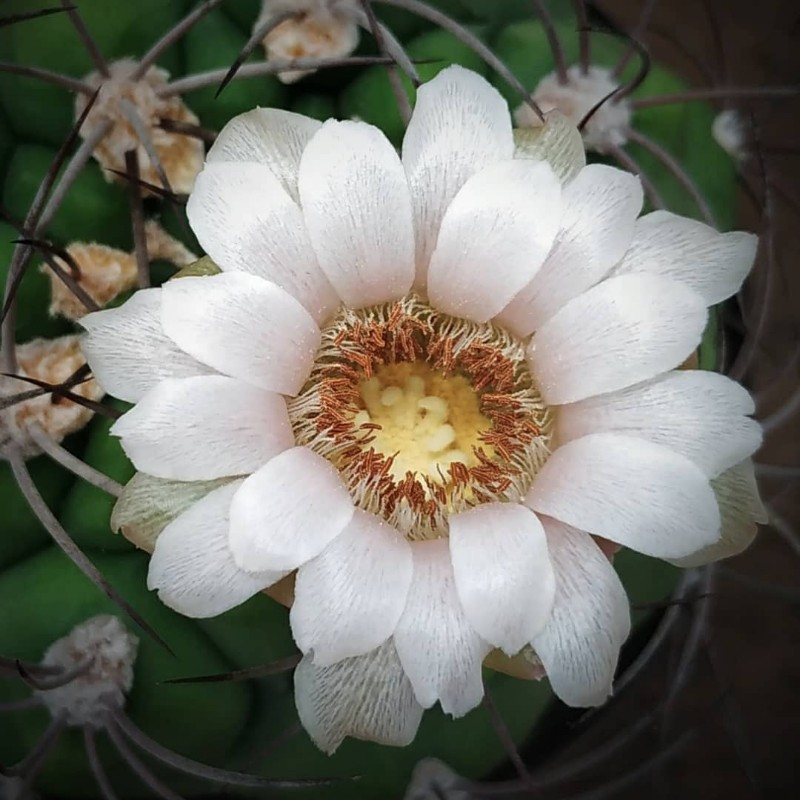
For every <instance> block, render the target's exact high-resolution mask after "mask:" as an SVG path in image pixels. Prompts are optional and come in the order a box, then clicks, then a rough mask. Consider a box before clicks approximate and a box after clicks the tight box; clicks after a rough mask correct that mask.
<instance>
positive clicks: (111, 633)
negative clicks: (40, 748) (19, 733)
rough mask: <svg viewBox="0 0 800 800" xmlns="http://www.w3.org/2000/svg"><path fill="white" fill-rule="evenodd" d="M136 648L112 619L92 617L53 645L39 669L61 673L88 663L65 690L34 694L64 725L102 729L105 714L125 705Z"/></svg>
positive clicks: (134, 639)
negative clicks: (86, 667)
mask: <svg viewBox="0 0 800 800" xmlns="http://www.w3.org/2000/svg"><path fill="white" fill-rule="evenodd" d="M138 648H139V639H138V638H137V637H136V636H134V635H133V634H132V633H130V632H129V631H128V630H127V629H126V628H125V627H124V626H123V624H122V623H121V622H120V621H119V619H117V617H113V616H111V615H109V614H100V615H98V616H96V617H92V618H91V619H88V620H86V622H83V623H81V624H80V625H77V626H76V627H74V628H73V629H72V631H70V633H69V634H67V636H64V637H63V638H61V639H58V640H57V641H55V642H53V644H51V645H50V647H49V648H48V649H47V652H46V653H45V654H44V658H43V659H42V665H43V666H46V667H61V668H62V669H64V670H73V669H75V668H77V667H79V666H80V665H81V664H85V663H86V662H87V661H89V660H91V666H90V667H89V668H88V670H87V671H86V672H84V673H82V674H80V675H78V676H77V677H76V678H74V679H73V680H71V681H69V682H68V683H66V684H65V685H64V686H59V687H58V688H56V689H47V690H42V691H40V692H37V694H38V695H39V698H40V699H41V701H42V703H43V704H44V705H45V706H46V707H47V709H48V711H49V712H50V713H51V714H52V715H53V716H54V717H55V716H56V715H62V716H64V718H65V722H66V723H67V724H68V725H75V726H81V725H91V726H93V727H95V728H100V727H103V724H104V722H103V717H104V716H105V714H106V713H107V712H108V711H109V710H115V709H118V708H122V707H123V706H124V705H125V695H126V694H127V693H128V692H129V691H130V688H131V686H132V685H133V665H134V662H135V661H136V652H137V650H138Z"/></svg>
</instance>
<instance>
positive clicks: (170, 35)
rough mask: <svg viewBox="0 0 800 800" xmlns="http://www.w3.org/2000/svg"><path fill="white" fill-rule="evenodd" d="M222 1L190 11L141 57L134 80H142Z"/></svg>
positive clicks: (208, 2)
mask: <svg viewBox="0 0 800 800" xmlns="http://www.w3.org/2000/svg"><path fill="white" fill-rule="evenodd" d="M221 2H222V0H206V2H205V3H203V4H202V5H199V6H197V8H195V9H193V10H192V11H190V12H189V13H188V14H187V15H186V16H185V17H184V18H183V19H182V20H180V22H178V23H177V24H176V25H175V26H174V27H173V28H171V29H170V30H169V31H167V32H166V33H165V34H164V35H163V36H162V37H161V38H160V39H159V40H158V41H157V42H156V43H155V44H154V45H152V46H151V47H150V49H149V50H148V51H147V52H146V53H145V54H144V55H143V56H142V57H141V59H140V60H139V65H138V66H137V67H136V70H135V71H134V73H133V80H139V79H140V78H142V77H143V76H144V74H145V72H147V70H148V69H149V68H150V66H151V65H153V64H155V63H156V61H157V60H158V58H159V56H160V55H161V54H162V53H163V52H164V51H165V50H166V49H167V48H168V47H171V46H172V45H173V44H175V43H176V42H177V41H178V40H179V39H180V38H181V37H182V36H183V35H184V34H185V33H186V32H187V31H188V30H189V29H190V28H191V27H192V26H193V25H195V24H196V23H197V22H199V21H200V20H201V19H202V18H203V17H205V16H206V14H208V13H209V12H211V11H213V10H214V9H215V8H216V7H217V6H218V5H219V4H220V3H221Z"/></svg>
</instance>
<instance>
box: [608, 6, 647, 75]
mask: <svg viewBox="0 0 800 800" xmlns="http://www.w3.org/2000/svg"><path fill="white" fill-rule="evenodd" d="M657 3H658V0H646V2H645V5H644V8H642V11H641V13H640V14H639V19H638V20H637V22H636V27H635V28H634V29H633V32H632V33H631V35H630V39H629V42H630V43H629V45H628V48H627V49H626V50H625V52H624V53H623V54H622V56H620V59H619V61H618V62H617V64H616V66H615V67H614V69H613V70H612V72H611V77H612V78H619V77H620V75H622V73H623V71H624V69H625V67H627V66H628V62H629V61H630V60H631V59H632V58H633V56H634V54H635V53H636V46H635V45H634V41H639V40H641V39H642V38H643V37H644V35H645V33H646V32H647V28H648V26H649V25H650V21H651V19H652V17H653V12H654V11H655V8H656V4H657Z"/></svg>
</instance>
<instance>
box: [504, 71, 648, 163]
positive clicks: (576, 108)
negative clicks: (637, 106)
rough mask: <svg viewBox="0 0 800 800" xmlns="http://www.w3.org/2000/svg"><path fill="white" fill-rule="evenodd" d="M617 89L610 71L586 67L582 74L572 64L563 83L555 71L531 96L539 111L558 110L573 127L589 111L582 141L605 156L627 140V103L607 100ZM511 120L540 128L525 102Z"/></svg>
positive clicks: (628, 122)
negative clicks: (610, 149) (611, 149)
mask: <svg viewBox="0 0 800 800" xmlns="http://www.w3.org/2000/svg"><path fill="white" fill-rule="evenodd" d="M617 89H619V83H618V82H617V81H616V80H615V79H614V78H613V77H612V75H611V70H609V69H606V68H605V67H593V66H590V67H589V68H588V70H587V71H586V72H585V73H584V71H583V70H582V69H581V67H579V66H577V65H576V66H572V67H570V68H569V69H568V70H567V82H566V83H561V82H560V81H559V79H558V75H557V74H556V73H555V72H553V73H551V74H550V75H547V76H546V77H544V78H542V80H541V81H539V84H538V85H537V87H536V89H534V91H533V94H532V95H531V97H532V98H533V100H534V102H535V103H536V104H537V105H538V106H539V108H540V109H541V110H542V111H551V110H552V109H554V108H555V109H558V111H560V112H561V113H562V114H563V115H564V116H565V117H566V118H567V119H568V120H569V121H570V122H572V124H573V125H579V124H580V123H581V121H582V120H583V119H584V117H586V115H587V114H589V112H590V111H591V112H593V113H592V114H591V116H590V117H589V119H588V121H587V122H586V125H585V127H584V128H583V131H582V134H583V141H584V144H585V146H586V149H587V150H593V151H596V152H598V153H605V152H607V151H608V150H609V148H612V147H619V146H621V145H624V144H625V143H626V142H627V140H628V134H627V129H628V127H629V126H630V122H631V113H632V112H631V106H630V102H629V101H628V100H627V99H626V98H622V99H619V100H616V99H614V100H608V98H609V97H610V95H611V94H612V93H613V92H615V91H616V90H617ZM604 101H605V102H604ZM514 119H515V121H516V123H517V125H519V126H520V127H536V126H538V125H541V120H540V119H539V117H538V116H536V114H535V113H534V111H533V109H532V108H531V107H530V106H529V105H528V104H527V103H523V104H522V105H520V106H519V107H518V108H517V110H516V111H515V112H514Z"/></svg>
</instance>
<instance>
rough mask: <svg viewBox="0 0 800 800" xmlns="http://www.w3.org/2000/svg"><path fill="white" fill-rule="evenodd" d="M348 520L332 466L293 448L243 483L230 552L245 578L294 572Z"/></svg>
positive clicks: (349, 508) (348, 506)
mask: <svg viewBox="0 0 800 800" xmlns="http://www.w3.org/2000/svg"><path fill="white" fill-rule="evenodd" d="M352 516H353V501H352V500H351V499H350V494H349V493H348V491H347V489H346V488H345V487H344V484H343V483H342V481H341V479H340V478H339V474H338V472H337V471H336V469H335V468H334V466H333V465H332V464H331V463H330V462H329V461H328V460H327V459H324V458H322V456H318V455H316V453H312V452H311V450H309V449H308V448H306V447H293V448H292V449H290V450H286V451H285V452H284V453H281V455H280V456H278V457H277V458H273V459H272V461H270V462H269V463H267V464H264V466H263V467H261V469H259V470H258V471H257V472H254V473H253V474H252V475H251V476H250V477H249V478H247V480H246V481H245V482H244V485H243V486H242V488H241V490H240V491H239V492H238V493H237V495H236V497H235V498H234V501H233V507H232V508H231V530H230V548H231V552H232V553H233V558H234V560H235V562H236V563H237V564H238V565H239V566H240V567H241V568H242V569H246V570H247V571H248V572H260V571H261V570H265V569H267V570H281V569H286V570H291V569H296V568H297V567H299V566H300V565H301V564H304V563H305V562H306V561H308V560H309V559H312V558H314V556H316V555H318V554H319V553H320V552H322V550H324V549H325V547H327V546H328V545H329V544H330V543H331V542H332V541H333V539H334V538H335V537H336V536H338V535H339V534H340V533H341V532H342V531H343V530H344V528H345V526H346V525H347V524H348V523H349V522H350V520H351V519H352Z"/></svg>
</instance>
